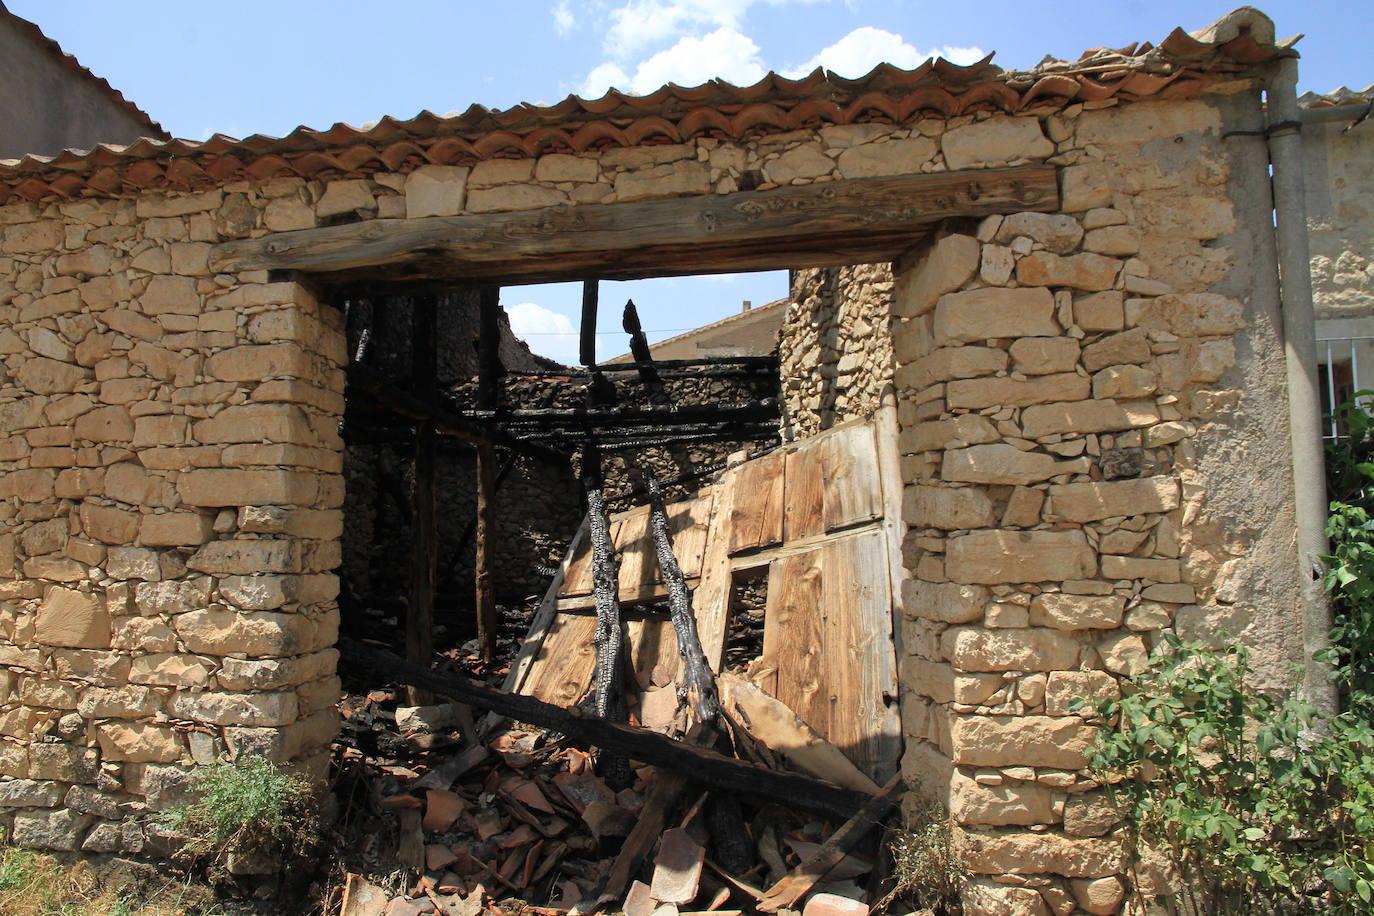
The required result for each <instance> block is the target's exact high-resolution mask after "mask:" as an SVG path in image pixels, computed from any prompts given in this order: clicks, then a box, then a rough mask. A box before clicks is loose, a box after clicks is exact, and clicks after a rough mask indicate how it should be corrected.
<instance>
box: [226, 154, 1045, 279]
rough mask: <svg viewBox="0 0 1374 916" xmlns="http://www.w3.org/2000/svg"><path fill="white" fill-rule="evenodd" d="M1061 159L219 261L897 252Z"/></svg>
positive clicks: (687, 261) (293, 237)
mask: <svg viewBox="0 0 1374 916" xmlns="http://www.w3.org/2000/svg"><path fill="white" fill-rule="evenodd" d="M1058 206H1059V191H1058V186H1057V182H1056V178H1055V169H1054V167H1053V166H1041V165H1028V166H1018V167H1014V168H1006V169H985V170H977V171H961V172H938V173H933V174H929V175H909V176H900V177H893V178H864V179H849V180H844V181H828V182H820V183H817V184H810V185H797V186H787V187H781V188H773V189H771V190H767V191H741V192H737V193H734V194H703V195H700V196H697V197H677V198H672V199H669V200H654V201H637V202H631V203H617V204H605V205H601V204H585V205H581V206H573V205H561V206H557V207H545V208H542V209H538V210H525V211H520V212H516V213H483V214H472V215H463V216H433V217H426V218H424V219H415V220H405V219H381V220H368V221H365V222H361V223H350V224H347V225H342V226H329V227H325V228H321V229H301V230H297V231H295V232H280V233H276V234H274V235H270V236H266V237H264V238H261V239H243V240H236V241H231V242H223V243H220V244H219V245H216V246H214V247H213V248H212V249H211V251H210V261H209V266H210V270H211V271H212V272H216V273H223V272H228V273H232V272H236V271H242V270H254V269H263V268H267V269H274V268H294V269H298V270H303V271H307V272H310V273H313V274H323V273H331V272H345V271H355V270H357V271H359V273H358V274H357V276H356V277H354V278H325V277H319V278H318V279H319V281H320V282H322V283H334V282H336V280H342V281H344V282H360V283H365V282H367V281H368V280H372V281H375V282H381V283H387V282H402V281H421V280H424V279H440V278H452V279H454V280H458V281H460V282H466V283H469V284H482V283H483V282H484V281H485V282H489V281H491V280H493V279H503V280H515V279H520V280H522V281H529V280H538V279H549V278H562V279H574V278H584V277H601V278H613V277H615V278H619V277H632V276H669V275H673V274H682V273H709V272H713V271H716V272H726V271H734V270H746V269H766V268H773V267H789V266H790V267H807V266H827V265H829V264H844V263H851V264H852V263H860V262H863V261H881V260H891V259H892V258H894V257H896V256H897V255H898V254H899V253H900V252H901V251H903V250H905V249H906V248H909V247H910V246H911V244H912V243H913V241H915V240H916V239H918V238H919V237H920V236H921V235H923V234H925V233H926V232H928V231H929V229H930V227H932V226H934V225H935V224H936V223H938V222H939V221H941V220H943V219H946V218H949V217H955V216H985V215H988V214H992V213H1007V212H1014V211H1019V210H1054V209H1057V207H1058Z"/></svg>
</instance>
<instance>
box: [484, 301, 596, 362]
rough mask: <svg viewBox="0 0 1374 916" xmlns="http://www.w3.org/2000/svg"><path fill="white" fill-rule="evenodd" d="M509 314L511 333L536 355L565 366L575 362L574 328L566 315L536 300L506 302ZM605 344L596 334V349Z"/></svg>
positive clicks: (576, 347)
mask: <svg viewBox="0 0 1374 916" xmlns="http://www.w3.org/2000/svg"><path fill="white" fill-rule="evenodd" d="M506 314H507V315H509V316H510V329H511V333H512V334H514V335H515V336H516V337H519V338H520V339H522V340H524V341H525V343H527V344H529V345H530V349H531V350H533V351H534V352H535V353H538V354H539V355H540V356H547V357H548V358H549V359H556V360H558V361H559V362H560V363H563V364H564V365H565V366H576V365H577V364H578V354H577V350H578V331H577V329H576V328H575V327H573V323H572V321H571V319H569V318H568V317H567V316H566V315H562V314H559V313H558V312H555V311H552V310H551V309H546V308H544V306H542V305H539V304H538V303H536V302H518V303H516V304H515V305H508V306H506ZM604 348H605V345H604V343H603V341H602V339H601V337H599V336H598V337H597V352H598V353H601V351H602V350H604Z"/></svg>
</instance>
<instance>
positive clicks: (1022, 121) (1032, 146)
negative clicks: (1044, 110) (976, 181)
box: [940, 116, 1054, 171]
mask: <svg viewBox="0 0 1374 916" xmlns="http://www.w3.org/2000/svg"><path fill="white" fill-rule="evenodd" d="M940 149H941V151H942V152H943V153H944V154H945V165H946V166H947V167H949V169H951V170H954V171H957V170H958V169H967V168H977V167H979V166H985V165H990V164H1005V163H1008V162H1011V161H1013V160H1016V159H1043V158H1045V157H1047V156H1053V155H1054V143H1053V142H1051V141H1050V140H1049V138H1047V137H1046V136H1045V134H1044V133H1043V132H1042V131H1041V129H1040V121H1039V120H1038V119H1037V118H1012V117H1003V116H994V117H991V118H988V119H987V120H986V121H975V122H973V123H972V124H966V125H964V126H963V127H956V128H954V129H953V130H948V131H945V133H944V134H942V135H941V137H940Z"/></svg>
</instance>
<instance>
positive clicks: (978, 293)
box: [935, 287, 1060, 344]
mask: <svg viewBox="0 0 1374 916" xmlns="http://www.w3.org/2000/svg"><path fill="white" fill-rule="evenodd" d="M1059 334H1060V329H1059V325H1058V323H1056V322H1055V320H1054V296H1053V295H1052V294H1051V293H1050V291H1049V290H1048V289H1039V288H1034V287H1031V288H1018V289H1003V288H1001V287H988V288H982V289H970V290H964V291H962V292H952V293H946V294H945V295H943V296H941V297H940V299H939V301H938V302H937V303H936V304H935V340H936V342H937V343H940V344H946V343H950V342H974V341H984V340H991V339H992V338H996V337H1057V336H1059Z"/></svg>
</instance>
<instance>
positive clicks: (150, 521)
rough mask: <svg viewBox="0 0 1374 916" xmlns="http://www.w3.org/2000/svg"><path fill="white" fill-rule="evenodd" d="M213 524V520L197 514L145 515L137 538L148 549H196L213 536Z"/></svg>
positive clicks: (169, 513)
mask: <svg viewBox="0 0 1374 916" xmlns="http://www.w3.org/2000/svg"><path fill="white" fill-rule="evenodd" d="M213 524H214V519H212V518H211V517H210V516H208V515H201V514H200V513H198V512H167V513H164V514H162V515H145V516H143V520H142V522H141V523H140V524H139V529H138V537H139V541H140V542H141V543H143V544H144V545H146V546H149V547H198V546H200V545H201V544H204V543H205V542H206V541H208V540H210V538H211V537H212V536H213V535H214V531H213V530H212V526H213Z"/></svg>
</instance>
